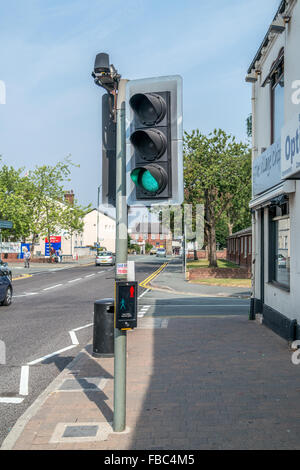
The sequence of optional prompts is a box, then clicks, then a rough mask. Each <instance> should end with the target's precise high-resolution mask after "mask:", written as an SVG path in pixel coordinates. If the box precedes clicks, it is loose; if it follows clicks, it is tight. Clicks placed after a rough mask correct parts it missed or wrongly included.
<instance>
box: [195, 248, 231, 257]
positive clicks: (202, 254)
mask: <svg viewBox="0 0 300 470" xmlns="http://www.w3.org/2000/svg"><path fill="white" fill-rule="evenodd" d="M197 256H198V258H199V259H207V258H208V253H207V250H198V251H197ZM217 258H218V259H227V250H226V248H225V249H224V250H220V251H217ZM187 259H194V251H191V250H189V252H188V254H187Z"/></svg>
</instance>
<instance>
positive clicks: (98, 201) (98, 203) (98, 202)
mask: <svg viewBox="0 0 300 470" xmlns="http://www.w3.org/2000/svg"><path fill="white" fill-rule="evenodd" d="M99 205H100V186H98V199H97V254H98V248H99V238H100V237H99Z"/></svg>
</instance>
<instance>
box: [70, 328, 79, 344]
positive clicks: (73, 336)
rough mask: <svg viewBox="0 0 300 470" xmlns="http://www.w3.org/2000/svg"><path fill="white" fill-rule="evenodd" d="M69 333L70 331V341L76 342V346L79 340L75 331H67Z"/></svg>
mask: <svg viewBox="0 0 300 470" xmlns="http://www.w3.org/2000/svg"><path fill="white" fill-rule="evenodd" d="M69 333H70V336H71V340H72V343H73V344H76V346H77V345H78V344H79V341H78V339H77V336H76V333H75V331H69Z"/></svg>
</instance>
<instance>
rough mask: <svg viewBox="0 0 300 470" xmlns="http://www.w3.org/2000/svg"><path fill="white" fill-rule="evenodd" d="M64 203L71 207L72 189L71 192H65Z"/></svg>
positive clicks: (72, 202)
mask: <svg viewBox="0 0 300 470" xmlns="http://www.w3.org/2000/svg"><path fill="white" fill-rule="evenodd" d="M65 201H66V202H68V203H69V204H70V206H73V204H74V192H73V189H71V191H66V192H65Z"/></svg>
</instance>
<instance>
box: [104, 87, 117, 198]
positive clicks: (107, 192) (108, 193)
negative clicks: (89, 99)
mask: <svg viewBox="0 0 300 470" xmlns="http://www.w3.org/2000/svg"><path fill="white" fill-rule="evenodd" d="M113 100H114V98H113V95H111V94H109V93H105V94H104V95H103V96H102V204H106V205H107V204H108V205H110V206H113V207H116V123H115V121H114V116H113Z"/></svg>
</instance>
